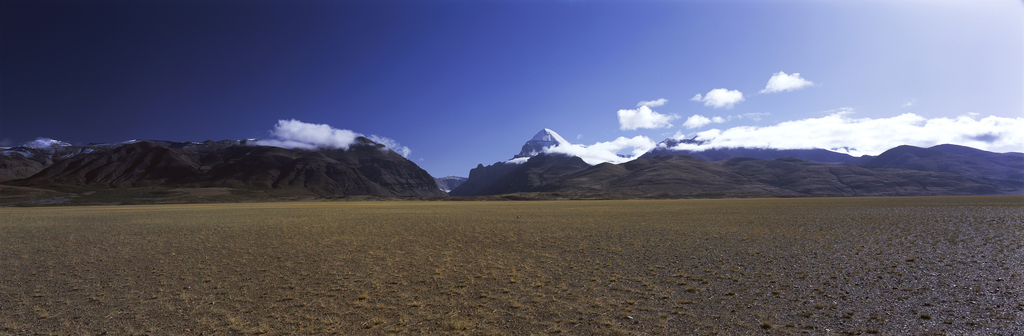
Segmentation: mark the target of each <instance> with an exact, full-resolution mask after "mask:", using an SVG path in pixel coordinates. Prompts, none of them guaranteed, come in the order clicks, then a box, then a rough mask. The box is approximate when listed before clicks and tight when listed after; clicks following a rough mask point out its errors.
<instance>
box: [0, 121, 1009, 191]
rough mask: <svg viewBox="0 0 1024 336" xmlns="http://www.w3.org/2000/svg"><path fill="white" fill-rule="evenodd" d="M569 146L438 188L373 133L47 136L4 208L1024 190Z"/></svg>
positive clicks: (24, 162)
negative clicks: (335, 138)
mask: <svg viewBox="0 0 1024 336" xmlns="http://www.w3.org/2000/svg"><path fill="white" fill-rule="evenodd" d="M563 144H568V142H567V141H566V140H565V139H564V138H562V137H561V136H559V135H558V134H557V133H555V132H554V131H552V130H550V129H543V130H541V131H540V132H538V133H537V135H535V136H534V137H533V138H532V139H530V140H528V141H527V142H526V143H525V144H524V145H523V147H522V149H521V151H520V153H519V154H516V155H513V156H512V158H511V159H510V160H508V161H501V162H496V163H493V164H491V165H487V166H484V165H483V164H480V165H478V166H477V167H476V168H473V169H471V170H470V172H469V177H468V178H466V177H458V176H446V177H441V178H434V177H432V176H430V174H428V173H427V172H426V171H425V170H423V169H422V168H420V167H419V166H417V165H416V164H415V163H414V162H412V161H410V160H408V159H406V158H405V157H403V156H401V155H399V154H397V153H395V152H394V151H391V150H389V149H388V148H387V147H385V146H384V145H382V144H378V143H375V142H373V141H372V140H370V139H367V138H363V137H360V138H358V139H357V140H356V143H355V144H353V145H351V146H349V148H346V149H341V148H315V149H300V148H280V147H271V146H261V145H259V143H258V142H257V141H255V140H253V139H249V140H223V141H205V142H172V141H155V140H142V141H134V140H133V141H128V142H123V143H96V144H89V145H85V146H75V145H71V144H67V143H63V142H59V141H55V140H47V141H45V142H41V140H37V141H34V142H32V143H27V144H25V145H22V146H16V147H2V148H0V205H25V204H28V205H31V204H68V203H70V204H132V203H181V202H223V201H247V200H291V199H310V198H328V199H332V198H333V199H337V198H349V197H356V198H358V197H364V198H365V197H414V198H424V197H426V198H444V197H448V196H461V197H470V198H480V199H495V198H497V199H622V198H691V197H693V198H718V197H807V196H942V195H991V194H1021V193H1024V154H1022V153H993V152H988V151H983V150H979V149H975V148H970V147H965V146H959V145H950V144H945V145H938V146H934V147H930V148H921V147H915V146H908V145H904V146H898V147H895V148H892V149H889V150H887V151H885V152H883V153H881V154H879V155H877V156H861V157H853V156H850V155H848V154H844V153H838V152H834V151H829V150H826V149H768V148H710V149H704V150H700V151H694V150H681V149H674V148H676V146H678V145H679V144H690V145H696V146H698V147H699V146H700V145H702V144H703V143H702V142H701V141H698V140H695V139H681V140H680V139H667V140H665V141H663V142H662V143H660V144H659V145H658V146H657V147H656V148H655V149H653V150H651V151H649V152H647V153H646V154H644V155H642V156H640V157H638V158H637V159H635V160H631V161H627V162H625V163H620V164H612V163H601V164H597V165H590V164H587V163H586V162H584V160H583V159H581V158H579V157H575V156H569V155H564V154H557V153H552V152H549V151H547V149H548V148H551V147H554V146H559V145H563ZM680 148H682V147H680ZM687 148H694V146H688V147H687Z"/></svg>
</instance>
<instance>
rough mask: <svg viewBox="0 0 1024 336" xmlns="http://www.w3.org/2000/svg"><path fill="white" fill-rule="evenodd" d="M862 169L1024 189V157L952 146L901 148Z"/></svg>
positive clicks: (871, 160)
mask: <svg viewBox="0 0 1024 336" xmlns="http://www.w3.org/2000/svg"><path fill="white" fill-rule="evenodd" d="M861 165H862V166H864V167H877V168H898V169H910V170H918V171H928V172H943V173H954V174H961V175H966V176H973V177H983V178H987V179H992V180H995V181H997V182H998V183H999V184H1000V185H1001V186H1002V187H1004V188H1013V189H1024V153H993V152H988V151H983V150H980V149H975V148H971V147H965V146H959V145H949V144H946V145H938V146H934V147H931V148H921V147H914V146H898V147H895V148H893V149H890V150H887V151H885V152H883V153H882V154H879V155H878V156H877V157H872V158H871V159H870V160H869V161H866V162H864V163H862V164H861Z"/></svg>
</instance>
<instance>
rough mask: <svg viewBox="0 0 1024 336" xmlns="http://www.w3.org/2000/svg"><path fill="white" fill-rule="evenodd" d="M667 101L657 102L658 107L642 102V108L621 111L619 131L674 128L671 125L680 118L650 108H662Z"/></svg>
mask: <svg viewBox="0 0 1024 336" xmlns="http://www.w3.org/2000/svg"><path fill="white" fill-rule="evenodd" d="M665 101H666V100H665V99H658V100H657V101H655V103H656V105H647V104H644V103H652V102H640V104H638V105H640V107H639V108H637V109H635V110H619V112H618V114H619V129H622V130H635V129H637V128H666V127H672V123H670V122H671V121H672V120H674V119H678V118H679V116H677V115H674V114H661V113H658V112H654V110H651V108H650V106H661V105H664V104H665Z"/></svg>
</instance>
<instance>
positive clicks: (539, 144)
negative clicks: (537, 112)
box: [510, 128, 570, 163]
mask: <svg viewBox="0 0 1024 336" xmlns="http://www.w3.org/2000/svg"><path fill="white" fill-rule="evenodd" d="M569 144H570V143H569V142H568V141H565V138H562V136H560V135H558V133H555V131H552V130H550V129H547V128H545V129H542V130H541V131H540V132H537V135H534V136H533V139H530V141H527V142H526V144H524V145H523V149H522V150H521V151H519V155H516V156H514V157H513V159H512V160H513V161H514V160H515V159H521V158H529V157H533V156H536V155H537V154H540V153H542V152H544V150H545V149H548V148H550V147H555V146H559V145H569ZM519 161H520V162H514V163H521V162H522V161H524V160H519ZM510 162H511V161H510Z"/></svg>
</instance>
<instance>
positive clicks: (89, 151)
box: [0, 137, 447, 197]
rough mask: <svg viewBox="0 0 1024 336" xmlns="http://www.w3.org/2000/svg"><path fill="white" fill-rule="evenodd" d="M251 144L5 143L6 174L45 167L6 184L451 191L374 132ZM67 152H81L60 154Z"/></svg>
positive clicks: (321, 193)
mask: <svg viewBox="0 0 1024 336" xmlns="http://www.w3.org/2000/svg"><path fill="white" fill-rule="evenodd" d="M251 142H253V141H246V140H243V141H234V140H225V141H219V142H214V141H207V142H201V143H199V142H185V143H180V142H169V141H129V142H126V143H120V144H117V145H116V146H114V145H112V144H91V145H87V146H81V147H78V146H62V145H54V146H49V147H40V148H35V147H33V146H22V147H19V148H9V149H6V150H5V151H4V152H3V153H2V156H0V159H2V160H0V162H3V163H4V166H5V167H14V168H17V169H12V170H11V171H14V173H8V174H7V176H15V175H18V174H25V172H28V171H30V170H31V169H34V168H35V167H37V166H39V165H42V166H44V168H43V169H41V170H39V171H38V172H36V173H34V174H32V175H31V176H29V177H24V178H20V179H16V180H12V181H7V182H5V183H4V184H5V185H6V186H9V187H21V188H37V189H44V190H54V191H61V192H72V193H82V194H84V193H95V192H97V191H103V190H108V189H140V190H144V191H147V192H149V191H150V190H152V189H158V190H170V189H202V188H226V189H228V190H232V191H236V192H238V191H242V192H245V193H253V192H258V194H259V195H266V196H268V197H297V196H306V197H337V196H352V195H379V196H421V197H443V196H447V194H445V193H444V192H443V191H441V190H440V189H438V188H437V185H436V183H435V181H434V179H433V177H431V176H430V174H428V173H427V172H426V171H425V170H423V169H422V168H420V167H419V166H417V165H416V164H415V163H413V162H412V161H409V160H408V159H406V158H404V157H402V156H401V155H399V154H397V153H395V152H393V151H391V150H389V149H387V148H386V147H385V146H384V145H380V144H377V143H375V142H373V141H371V140H369V139H367V138H363V137H360V138H358V139H357V140H356V143H355V144H353V145H351V146H350V147H349V148H348V149H331V148H321V149H317V150H305V149H286V148H279V147H270V146H257V145H254V144H252V143H251ZM54 149H56V150H54ZM12 151H13V153H12ZM65 152H74V153H77V154H75V155H63V154H60V153H65ZM23 153H28V154H29V155H27V156H26V155H22V154H23ZM26 160H27V161H26ZM30 161H31V162H35V163H30Z"/></svg>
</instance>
